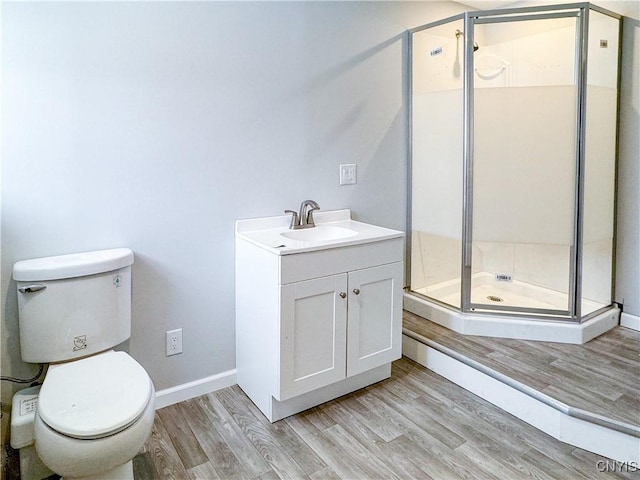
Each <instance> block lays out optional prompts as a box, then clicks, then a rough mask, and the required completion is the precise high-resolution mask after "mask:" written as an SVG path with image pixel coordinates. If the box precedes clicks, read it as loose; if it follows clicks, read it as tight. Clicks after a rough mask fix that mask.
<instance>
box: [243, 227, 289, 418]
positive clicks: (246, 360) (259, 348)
mask: <svg viewBox="0 0 640 480" xmlns="http://www.w3.org/2000/svg"><path fill="white" fill-rule="evenodd" d="M279 260H280V257H279V256H277V255H273V254H271V253H269V252H267V251H265V250H264V249H262V248H259V247H256V246H255V245H252V244H250V243H248V242H246V241H244V240H240V239H236V281H235V286H236V379H237V382H238V385H239V386H240V388H242V390H243V391H244V392H245V393H246V394H247V395H248V396H249V398H251V400H252V401H253V403H255V404H256V406H257V407H258V408H259V409H260V410H262V412H263V413H264V414H265V416H266V417H267V418H269V419H270V420H271V416H272V415H271V394H272V392H274V391H275V388H276V385H278V382H279V379H278V378H277V377H278V371H279V364H278V356H279V352H278V335H279V325H280V320H279V319H280V305H279V298H280V291H279V285H278V277H279V270H280V268H279Z"/></svg>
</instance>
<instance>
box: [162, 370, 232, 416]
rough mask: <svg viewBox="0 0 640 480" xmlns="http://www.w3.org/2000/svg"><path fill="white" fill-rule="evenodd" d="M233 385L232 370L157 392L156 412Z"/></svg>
mask: <svg viewBox="0 0 640 480" xmlns="http://www.w3.org/2000/svg"><path fill="white" fill-rule="evenodd" d="M235 384H236V370H235V368H234V369H233V370H227V371H226V372H222V373H218V374H216V375H211V376H210V377H205V378H201V379H199V380H194V381H193V382H187V383H183V384H182V385H176V386H175V387H171V388H165V389H164V390H158V391H157V392H156V410H158V409H159V408H163V407H168V406H169V405H173V404H175V403H179V402H183V401H185V400H189V399H190V398H194V397H199V396H200V395H205V394H207V393H211V392H215V391H216V390H220V389H221V388H226V387H230V386H232V385H235Z"/></svg>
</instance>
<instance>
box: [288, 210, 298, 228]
mask: <svg viewBox="0 0 640 480" xmlns="http://www.w3.org/2000/svg"><path fill="white" fill-rule="evenodd" d="M284 213H290V214H291V224H290V225H289V228H295V227H296V225H300V220H299V219H298V212H295V211H293V210H285V211H284Z"/></svg>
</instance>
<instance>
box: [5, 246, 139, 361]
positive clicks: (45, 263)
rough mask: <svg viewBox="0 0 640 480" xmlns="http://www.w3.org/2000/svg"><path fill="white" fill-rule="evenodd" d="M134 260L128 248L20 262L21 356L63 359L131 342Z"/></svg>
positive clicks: (16, 273) (17, 266)
mask: <svg viewBox="0 0 640 480" xmlns="http://www.w3.org/2000/svg"><path fill="white" fill-rule="evenodd" d="M131 264H133V252H132V251H131V250H129V249H128V248H116V249H111V250H100V251H95V252H85V253H75V254H71V255H60V256H56V257H46V258H36V259H33V260H23V261H20V262H16V263H15V264H14V266H13V278H14V280H15V281H16V282H17V288H18V314H19V323H20V348H21V352H22V359H23V360H24V361H25V362H31V363H54V362H61V361H65V360H72V359H75V358H80V357H85V356H87V355H92V354H94V353H97V352H100V351H103V350H106V349H108V348H112V347H114V346H115V345H118V344H119V343H122V342H124V341H125V340H127V339H128V338H129V337H130V336H131Z"/></svg>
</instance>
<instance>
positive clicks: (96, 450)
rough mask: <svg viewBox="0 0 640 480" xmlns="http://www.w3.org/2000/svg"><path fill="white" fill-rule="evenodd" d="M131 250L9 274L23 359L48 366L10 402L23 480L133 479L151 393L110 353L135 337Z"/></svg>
mask: <svg viewBox="0 0 640 480" xmlns="http://www.w3.org/2000/svg"><path fill="white" fill-rule="evenodd" d="M132 264H133V252H132V251H131V250H129V249H128V248H117V249H110V250H100V251H94V252H85V253H77V254H71V255H61V256H56V257H46V258H37V259H33V260H23V261H20V262H17V263H16V264H15V265H14V266H13V278H14V280H15V281H16V283H17V290H18V315H19V324H20V348H21V355H22V359H23V360H24V361H25V362H30V363H46V364H49V368H48V370H47V373H46V376H45V379H44V382H43V384H42V385H41V386H39V387H31V388H29V389H25V390H21V391H19V392H17V393H16V394H15V396H14V401H13V406H12V419H11V446H12V447H13V448H15V449H19V453H20V466H21V472H22V473H21V476H22V479H23V480H27V479H31V478H38V479H41V478H46V477H47V476H48V475H50V474H51V472H53V473H56V474H58V475H61V476H62V477H63V478H65V479H75V478H78V479H91V480H98V479H110V480H111V479H125V478H131V479H133V463H132V459H133V457H134V456H135V455H136V454H137V453H138V452H139V451H140V449H141V448H142V446H143V445H144V443H145V442H146V440H147V439H148V438H149V435H150V434H151V429H152V427H153V420H154V416H155V390H154V387H153V383H152V381H151V379H150V378H149V375H148V374H147V372H146V371H145V369H144V368H143V367H142V366H141V365H140V364H139V363H138V362H136V361H135V360H134V359H133V358H131V357H130V356H129V355H128V354H127V353H125V352H121V351H115V350H113V347H115V346H116V345H118V344H120V343H122V342H124V341H125V340H127V339H128V338H129V337H130V335H131V265H132Z"/></svg>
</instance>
